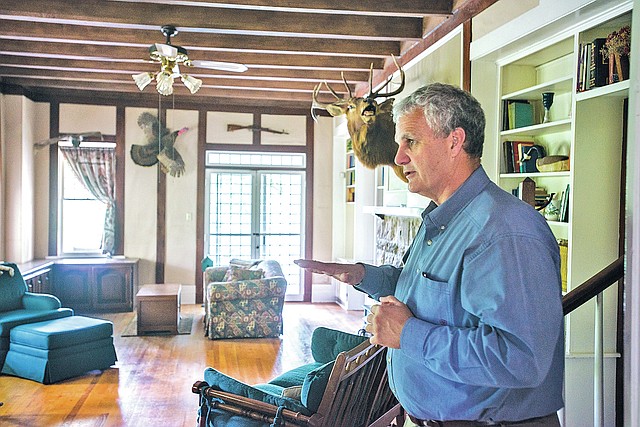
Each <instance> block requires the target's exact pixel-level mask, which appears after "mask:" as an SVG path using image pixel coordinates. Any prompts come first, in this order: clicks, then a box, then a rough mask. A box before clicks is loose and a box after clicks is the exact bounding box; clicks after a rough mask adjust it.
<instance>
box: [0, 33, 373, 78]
mask: <svg viewBox="0 0 640 427" xmlns="http://www.w3.org/2000/svg"><path fill="white" fill-rule="evenodd" d="M2 51H3V53H4V54H5V55H11V54H12V53H13V54H15V55H18V56H21V57H25V56H28V57H54V58H69V59H73V58H75V59H85V60H92V61H101V62H107V63H108V62H110V61H114V60H116V61H126V62H131V63H136V64H140V70H141V71H144V70H145V69H146V68H148V64H149V50H148V49H147V48H145V47H130V46H108V47H105V46H102V45H93V44H73V43H47V42H36V41H28V40H5V41H4V42H3V43H2ZM189 57H190V58H191V59H192V60H202V61H224V62H240V63H243V64H246V65H247V66H248V67H249V68H253V67H266V68H272V67H290V68H296V67H298V68H312V69H316V68H333V69H345V68H346V69H355V70H360V71H365V70H368V69H369V67H370V65H371V64H372V63H373V66H374V68H382V66H383V65H384V58H365V57H359V56H352V57H349V56H323V55H304V54H294V55H275V54H266V53H253V52H242V53H238V52H213V51H204V50H202V51H197V52H191V53H190V54H189ZM155 66H157V64H155Z"/></svg>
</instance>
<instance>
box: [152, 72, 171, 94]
mask: <svg viewBox="0 0 640 427" xmlns="http://www.w3.org/2000/svg"><path fill="white" fill-rule="evenodd" d="M156 89H157V90H158V93H159V94H160V95H165V96H166V95H171V94H172V93H173V74H171V73H168V72H166V71H164V70H163V71H160V72H159V73H158V74H156Z"/></svg>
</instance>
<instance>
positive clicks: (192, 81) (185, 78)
mask: <svg viewBox="0 0 640 427" xmlns="http://www.w3.org/2000/svg"><path fill="white" fill-rule="evenodd" d="M180 77H181V78H182V83H184V85H185V86H186V87H187V88H189V90H190V91H191V93H196V92H197V91H198V89H200V86H202V80H200V79H196V78H195V77H193V76H189V75H187V74H181V75H180Z"/></svg>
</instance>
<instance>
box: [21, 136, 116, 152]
mask: <svg viewBox="0 0 640 427" xmlns="http://www.w3.org/2000/svg"><path fill="white" fill-rule="evenodd" d="M88 139H100V140H101V141H104V138H103V137H102V133H100V132H82V133H67V134H62V135H59V136H56V137H55V138H49V139H45V140H44V141H40V142H36V143H35V144H33V146H34V147H35V148H36V149H37V150H39V149H41V148H45V147H48V146H49V145H52V144H57V143H58V142H62V141H66V142H67V143H70V144H71V145H73V146H74V147H76V148H77V147H79V146H80V143H82V142H83V141H85V140H88Z"/></svg>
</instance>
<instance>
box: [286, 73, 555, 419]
mask: <svg viewBox="0 0 640 427" xmlns="http://www.w3.org/2000/svg"><path fill="white" fill-rule="evenodd" d="M394 121H395V123H396V142H398V144H399V148H398V152H397V154H396V158H395V161H396V163H397V164H399V165H402V166H403V170H404V174H405V176H406V177H407V179H408V181H409V182H408V186H409V191H411V192H413V193H417V194H420V195H422V196H424V197H427V198H429V199H430V200H431V203H430V205H429V206H428V207H427V208H426V209H425V211H424V212H423V214H422V218H423V222H422V225H421V227H420V229H419V231H418V233H417V235H416V237H415V239H414V241H413V243H412V245H411V247H410V249H409V251H408V252H407V254H405V257H404V267H403V268H396V267H393V266H390V265H383V266H380V267H374V266H371V265H366V264H336V263H322V262H318V261H309V260H299V261H297V263H298V265H300V266H301V267H303V268H307V269H309V270H310V271H313V272H316V273H322V274H327V275H330V276H332V277H335V278H336V279H338V280H341V281H343V282H345V283H349V284H351V285H354V286H355V287H356V288H357V289H360V290H362V291H364V292H366V293H368V294H369V295H371V296H372V297H373V298H375V299H377V300H379V302H380V304H378V305H376V306H374V307H373V309H372V313H371V314H370V315H369V316H368V318H367V322H368V325H367V331H369V332H370V333H372V337H371V342H373V343H377V344H380V345H384V346H387V347H388V348H389V351H388V369H389V384H390V386H391V389H392V390H393V392H394V394H395V395H396V396H397V398H398V400H399V401H400V403H401V404H402V406H403V408H404V409H405V410H406V412H407V413H408V414H409V415H410V418H411V421H412V422H413V423H414V424H416V425H424V426H446V427H456V426H457V427H463V426H477V425H517V426H559V425H560V424H559V421H558V417H557V415H556V411H558V410H559V409H561V408H562V406H563V401H562V384H563V376H564V333H563V314H562V301H561V297H562V295H561V281H560V256H559V250H558V245H557V242H556V240H555V238H554V236H553V234H552V232H551V230H550V229H549V227H548V225H547V223H546V221H545V220H544V218H543V217H542V215H540V214H539V213H538V212H536V210H535V209H533V208H532V207H531V206H529V205H528V204H526V203H524V202H522V201H521V200H518V199H517V198H515V197H513V196H512V195H511V194H509V193H507V192H505V191H504V190H502V189H500V188H499V187H498V186H497V185H496V184H494V183H493V182H491V181H490V180H489V178H488V177H487V175H486V173H485V171H484V169H483V168H482V166H481V165H480V158H481V156H482V146H483V142H484V126H485V119H484V113H483V111H482V108H481V106H480V104H479V103H478V102H477V100H476V99H475V98H473V97H472V96H471V95H470V94H469V93H467V92H465V91H463V90H461V89H459V88H456V87H454V86H450V85H445V84H439V83H434V84H431V85H428V86H425V87H422V88H420V89H418V90H417V91H416V92H414V93H413V94H411V95H409V96H408V97H407V98H405V99H403V100H402V101H401V102H400V103H398V104H397V105H396V106H395V107H394Z"/></svg>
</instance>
